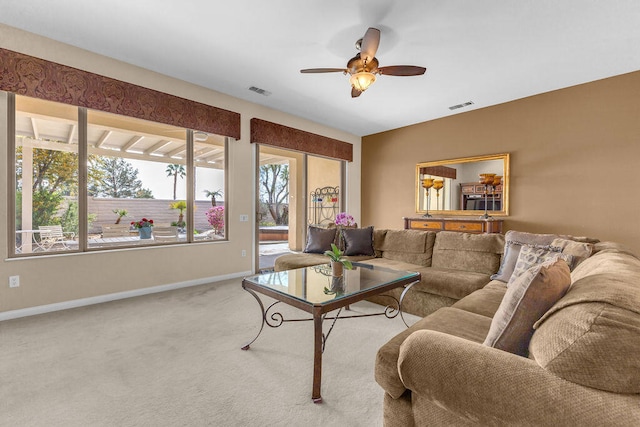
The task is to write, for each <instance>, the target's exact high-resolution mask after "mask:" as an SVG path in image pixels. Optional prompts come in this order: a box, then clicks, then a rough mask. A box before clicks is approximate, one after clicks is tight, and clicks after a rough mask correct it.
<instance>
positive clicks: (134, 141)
mask: <svg viewBox="0 0 640 427" xmlns="http://www.w3.org/2000/svg"><path fill="white" fill-rule="evenodd" d="M143 139H144V136H140V135H136V136H134V137H133V138H131V139H130V140H129V142H127V143H126V144H124V145H123V146H122V148H121V149H120V151H129V148H131V147H133V146H134V145H136V144H137V143H138V142H140V141H142V140H143Z"/></svg>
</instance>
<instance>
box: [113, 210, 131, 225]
mask: <svg viewBox="0 0 640 427" xmlns="http://www.w3.org/2000/svg"><path fill="white" fill-rule="evenodd" d="M113 213H114V214H116V215H118V218H117V219H116V224H120V220H121V219H122V217H125V216H127V214H128V212H127V210H126V209H114V210H113Z"/></svg>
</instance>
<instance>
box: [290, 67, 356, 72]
mask: <svg viewBox="0 0 640 427" xmlns="http://www.w3.org/2000/svg"><path fill="white" fill-rule="evenodd" d="M347 71H349V70H347V69H346V68H307V69H305V70H300V72H301V73H338V72H340V73H346V72H347Z"/></svg>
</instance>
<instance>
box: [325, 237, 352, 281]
mask: <svg viewBox="0 0 640 427" xmlns="http://www.w3.org/2000/svg"><path fill="white" fill-rule="evenodd" d="M324 254H325V255H326V256H328V257H329V259H331V272H332V275H333V276H336V277H340V276H342V271H343V267H346V269H347V270H351V269H352V268H353V264H351V261H349V260H348V259H346V258H344V257H343V256H342V255H343V252H342V251H341V250H340V249H338V247H337V246H336V245H335V244H333V243H332V244H331V250H330V251H324Z"/></svg>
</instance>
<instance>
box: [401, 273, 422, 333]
mask: <svg viewBox="0 0 640 427" xmlns="http://www.w3.org/2000/svg"><path fill="white" fill-rule="evenodd" d="M416 283H420V281H419V280H416V281H415V282H413V283H409V284H408V285H407V286H406V287H405V288H404V290H403V291H402V295H400V301H398V311H400V318H401V319H402V321H403V322H404V324H405V326H406V327H407V328H408V327H409V324H408V323H407V321H406V320H404V315H403V314H402V301H404V296H405V295H406V294H407V292H409V289H411V288H412V287H413V285H415V284H416Z"/></svg>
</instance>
